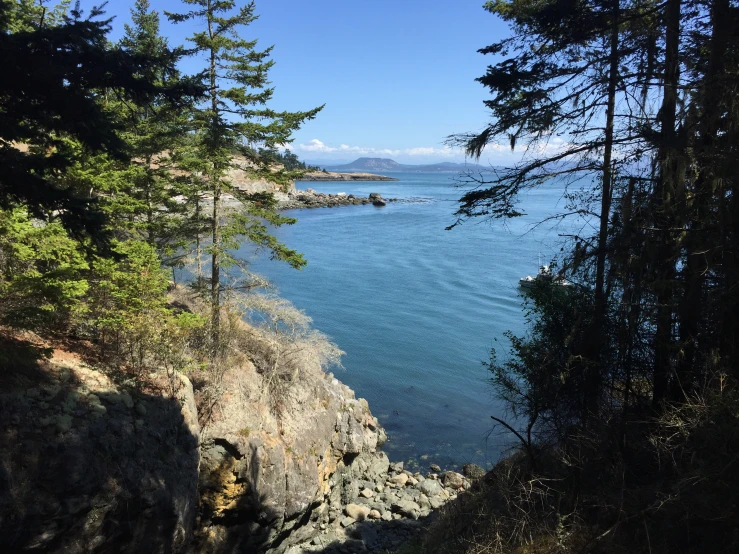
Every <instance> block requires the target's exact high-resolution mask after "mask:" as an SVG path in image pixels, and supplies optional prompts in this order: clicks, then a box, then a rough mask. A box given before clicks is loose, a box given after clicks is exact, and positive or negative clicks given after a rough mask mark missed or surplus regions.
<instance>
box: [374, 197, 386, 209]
mask: <svg viewBox="0 0 739 554" xmlns="http://www.w3.org/2000/svg"><path fill="white" fill-rule="evenodd" d="M372 205H373V206H377V207H378V208H381V207H382V206H387V202H385V201H384V200H383V199H382V198H376V199H375V200H373V201H372Z"/></svg>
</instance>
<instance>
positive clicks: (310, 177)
mask: <svg viewBox="0 0 739 554" xmlns="http://www.w3.org/2000/svg"><path fill="white" fill-rule="evenodd" d="M298 180H299V181H397V179H396V178H394V177H386V176H385V175H375V174H374V173H359V172H353V173H335V172H328V171H310V172H308V173H306V174H305V175H303V176H302V177H301V178H300V179H298Z"/></svg>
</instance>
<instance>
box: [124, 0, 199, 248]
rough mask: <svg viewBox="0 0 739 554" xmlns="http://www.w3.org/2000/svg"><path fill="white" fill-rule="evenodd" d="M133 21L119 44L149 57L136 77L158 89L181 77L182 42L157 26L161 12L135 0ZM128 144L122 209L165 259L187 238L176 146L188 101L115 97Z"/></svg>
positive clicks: (185, 123) (185, 188) (179, 143)
mask: <svg viewBox="0 0 739 554" xmlns="http://www.w3.org/2000/svg"><path fill="white" fill-rule="evenodd" d="M131 20H132V25H128V24H126V25H125V35H124V37H123V39H122V40H121V43H120V46H121V48H122V49H123V51H124V52H127V53H129V54H131V55H133V56H139V57H141V58H144V59H150V60H152V62H151V63H150V64H149V65H147V66H143V67H141V69H140V77H141V78H144V79H147V80H149V81H151V82H153V83H155V84H156V85H157V86H160V87H162V89H169V88H172V87H173V86H176V85H177V84H178V83H181V82H182V78H181V76H180V74H179V72H178V71H177V69H176V64H177V61H178V60H179V59H180V58H181V57H182V55H183V50H182V49H181V48H175V49H170V47H169V45H168V43H167V40H166V39H165V38H164V37H162V36H161V34H160V32H159V14H158V13H157V12H155V11H152V10H151V8H150V3H149V1H148V0H136V2H135V4H134V7H133V8H132V9H131ZM113 103H114V105H115V106H116V109H117V112H118V113H119V114H120V118H121V120H122V123H123V125H124V126H125V131H124V133H123V138H124V139H125V140H126V142H127V143H128V144H129V145H130V152H131V156H132V165H131V166H130V167H128V168H127V175H126V180H127V185H128V186H127V187H126V190H125V194H124V195H121V196H122V198H123V201H124V202H125V203H126V204H127V205H126V206H122V208H123V210H124V213H128V214H130V215H131V216H132V217H133V225H132V226H133V228H134V230H135V231H136V232H137V234H138V235H140V236H141V237H142V238H143V240H145V241H146V242H147V243H148V244H149V245H150V246H152V247H154V248H155V249H156V250H157V251H158V252H159V254H160V255H161V256H162V257H163V258H164V259H169V258H171V256H173V255H175V253H176V252H178V251H179V250H180V249H181V248H183V247H184V246H185V243H186V242H187V241H188V240H189V239H190V238H191V237H190V236H189V233H187V232H186V229H185V228H184V227H185V226H183V225H182V221H183V220H184V219H185V217H184V216H185V214H186V210H187V206H186V204H185V202H184V198H186V195H187V193H188V191H189V187H188V186H187V185H188V183H187V182H186V179H184V178H183V175H182V172H181V171H178V169H177V165H176V157H177V152H178V151H179V150H180V148H181V147H182V146H183V145H184V143H185V140H186V135H187V131H188V116H189V106H188V105H186V104H183V103H181V102H178V103H173V102H171V101H169V100H168V99H167V98H166V97H165V96H164V95H159V96H157V97H155V98H153V99H152V101H151V102H144V103H138V102H126V103H122V102H117V103H116V102H115V101H113Z"/></svg>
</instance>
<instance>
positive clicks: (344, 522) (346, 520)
mask: <svg viewBox="0 0 739 554" xmlns="http://www.w3.org/2000/svg"><path fill="white" fill-rule="evenodd" d="M355 522H356V520H355V519H354V518H353V517H349V516H346V517H344V518H341V522H340V523H341V526H342V527H349V526H350V525H351V524H352V523H355Z"/></svg>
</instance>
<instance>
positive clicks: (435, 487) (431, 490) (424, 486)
mask: <svg viewBox="0 0 739 554" xmlns="http://www.w3.org/2000/svg"><path fill="white" fill-rule="evenodd" d="M416 488H417V489H418V490H419V491H421V492H422V493H423V494H425V495H426V496H428V497H429V498H431V497H432V496H435V495H437V494H440V493H441V491H442V490H443V488H442V486H441V484H440V483H439V482H438V481H435V480H433V479H426V480H425V481H421V482H420V483H418V485H416Z"/></svg>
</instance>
